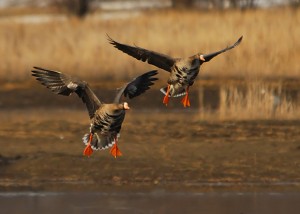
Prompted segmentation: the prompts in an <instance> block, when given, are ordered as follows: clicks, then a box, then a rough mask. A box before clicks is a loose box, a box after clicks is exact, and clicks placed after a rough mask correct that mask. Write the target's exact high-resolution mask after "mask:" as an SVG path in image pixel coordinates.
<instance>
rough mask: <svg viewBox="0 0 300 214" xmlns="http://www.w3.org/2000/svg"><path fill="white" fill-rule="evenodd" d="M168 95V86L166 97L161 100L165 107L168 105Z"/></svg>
mask: <svg viewBox="0 0 300 214" xmlns="http://www.w3.org/2000/svg"><path fill="white" fill-rule="evenodd" d="M169 93H170V85H168V88H167V92H166V95H165V97H164V99H163V104H165V105H166V106H167V105H168V103H169Z"/></svg>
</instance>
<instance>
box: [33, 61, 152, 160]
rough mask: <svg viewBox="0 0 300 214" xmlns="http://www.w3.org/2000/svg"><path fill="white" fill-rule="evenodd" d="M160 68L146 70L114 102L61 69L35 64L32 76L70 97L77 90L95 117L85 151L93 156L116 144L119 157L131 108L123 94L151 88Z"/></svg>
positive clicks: (52, 89)
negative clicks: (124, 124)
mask: <svg viewBox="0 0 300 214" xmlns="http://www.w3.org/2000/svg"><path fill="white" fill-rule="evenodd" d="M156 74H157V71H156V70H153V71H149V72H146V73H144V74H142V75H140V76H138V77H136V78H135V79H133V80H132V81H131V82H129V83H127V84H125V85H124V86H123V87H121V88H120V89H119V90H118V92H117V94H116V96H115V98H114V102H113V103H109V104H108V103H103V102H101V101H100V100H99V99H98V98H97V96H96V95H95V94H94V92H93V91H92V89H91V88H90V87H89V85H88V83H86V82H85V81H82V80H80V79H78V78H75V77H71V76H69V75H67V74H63V73H61V72H58V71H53V70H48V69H44V68H39V67H34V70H32V76H34V77H35V78H36V80H38V81H40V82H41V84H42V85H44V86H46V87H47V88H49V89H50V90H51V91H52V92H53V93H55V94H60V95H64V96H69V95H71V94H72V93H74V92H75V93H76V94H77V95H78V96H79V97H80V98H81V99H82V101H83V102H84V103H85V105H86V108H87V110H88V113H89V117H90V119H91V126H90V132H89V133H88V134H85V135H84V137H83V142H84V144H85V145H86V147H85V149H84V151H83V154H84V155H85V156H90V155H91V154H92V153H93V150H103V149H107V148H109V147H112V148H111V150H110V153H111V155H113V156H114V157H115V158H116V157H118V156H121V155H122V153H121V151H120V150H119V148H118V146H117V142H118V138H119V136H120V134H119V133H120V130H121V126H122V123H123V120H124V118H125V111H126V110H128V109H130V108H129V105H128V103H127V102H120V100H121V97H122V96H123V95H124V97H128V98H129V99H131V98H134V97H136V96H139V95H140V94H142V93H144V92H145V91H147V90H148V89H149V88H150V87H151V85H153V84H154V83H153V82H154V81H156V80H157V78H155V77H154V76H155V75H156Z"/></svg>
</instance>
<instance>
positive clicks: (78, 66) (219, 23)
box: [0, 8, 300, 82]
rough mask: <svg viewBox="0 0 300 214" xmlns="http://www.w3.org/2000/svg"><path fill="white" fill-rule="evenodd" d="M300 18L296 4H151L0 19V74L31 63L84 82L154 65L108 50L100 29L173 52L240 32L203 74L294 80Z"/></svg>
mask: <svg viewBox="0 0 300 214" xmlns="http://www.w3.org/2000/svg"><path fill="white" fill-rule="evenodd" d="M35 13H38V12H35ZM99 14H100V15H101V12H100V13H99ZM99 14H98V15H99ZM299 24H300V9H290V8H275V9H268V10H250V11H210V12H205V11H196V10H195V11H187V10H180V11H173V10H159V11H152V10H150V11H145V12H143V13H141V14H140V15H137V16H133V17H131V18H123V19H122V18H121V19H110V20H106V19H100V18H97V14H92V15H89V16H87V17H86V18H85V19H84V20H79V19H77V18H74V17H69V18H67V19H66V20H65V21H54V22H49V23H40V24H38V23H34V24H32V23H13V22H1V20H0V28H1V32H2V33H1V34H0V55H1V56H2V57H1V63H0V79H1V81H2V82H7V81H8V82H15V81H18V82H19V81H26V80H28V79H29V78H30V77H29V75H28V73H29V71H30V69H31V67H32V66H34V65H37V66H44V67H48V68H52V69H58V70H61V71H65V72H69V73H71V74H76V75H79V76H81V77H84V78H85V79H87V80H104V79H109V80H111V79H115V80H124V79H129V78H131V77H132V76H133V75H135V74H139V73H141V72H143V71H146V70H149V69H153V67H152V66H150V65H147V64H145V63H142V62H138V61H137V60H135V59H131V58H130V57H129V56H127V55H125V54H123V53H121V52H120V51H118V50H116V49H114V48H113V47H112V46H111V45H110V44H108V42H107V38H106V34H109V35H110V36H111V37H112V38H114V39H115V40H117V41H120V42H123V43H128V44H136V45H138V46H141V47H145V48H148V49H152V50H156V51H159V52H162V53H165V54H169V55H172V56H174V57H181V56H190V55H193V54H195V53H197V52H203V53H208V52H211V51H215V50H219V49H221V48H224V47H225V46H227V45H229V44H231V43H233V42H234V41H236V39H237V38H239V36H241V35H243V36H244V40H243V42H242V44H241V45H240V46H239V47H237V48H236V49H234V50H232V51H230V52H227V53H226V54H223V55H221V56H218V57H217V58H215V59H213V61H211V62H210V63H207V64H205V65H203V67H202V77H215V78H222V77H239V78H253V79H256V78H265V77H268V78H278V77H294V78H298V76H299V72H300V63H299V58H300V41H299V38H298V37H299V36H298V35H300V28H299V27H297V26H299Z"/></svg>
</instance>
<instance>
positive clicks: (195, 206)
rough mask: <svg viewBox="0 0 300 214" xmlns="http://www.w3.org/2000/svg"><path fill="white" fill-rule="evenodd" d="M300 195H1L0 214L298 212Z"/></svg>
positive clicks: (161, 192) (162, 192) (48, 193)
mask: <svg viewBox="0 0 300 214" xmlns="http://www.w3.org/2000/svg"><path fill="white" fill-rule="evenodd" d="M299 210H300V193H291V192H289V193H287V192H285V193H278V192H272V193H233V192H227V193H167V192H164V191H157V192H152V193H125V192H124V193H55V192H42V193H32V192H23V193H17V192H15V193H13V192H11V193H0V211H1V213H10V214H14V213H16V214H17V213H18V214H19V213H22V214H27V213H30V214H33V213H43V214H47V213H51V214H52V213H55V214H60V213H89V214H91V213H173V214H174V213H209V214H218V213H222V214H226V213H228V214H229V213H230V214H235V213H236V214H246V213H247V214H248V213H249V214H250V213H255V214H257V213H263V214H277V213H278V214H279V213H288V214H293V213H295V214H296V213H297V214H298V213H299Z"/></svg>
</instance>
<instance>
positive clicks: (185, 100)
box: [181, 86, 191, 107]
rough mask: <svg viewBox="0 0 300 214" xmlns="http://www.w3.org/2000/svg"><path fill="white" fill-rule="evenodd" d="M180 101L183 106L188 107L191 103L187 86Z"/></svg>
mask: <svg viewBox="0 0 300 214" xmlns="http://www.w3.org/2000/svg"><path fill="white" fill-rule="evenodd" d="M181 103H182V104H183V106H184V107H187V106H188V107H190V106H191V103H190V100H189V86H188V87H187V88H186V94H185V96H184V97H183V98H182V100H181Z"/></svg>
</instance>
